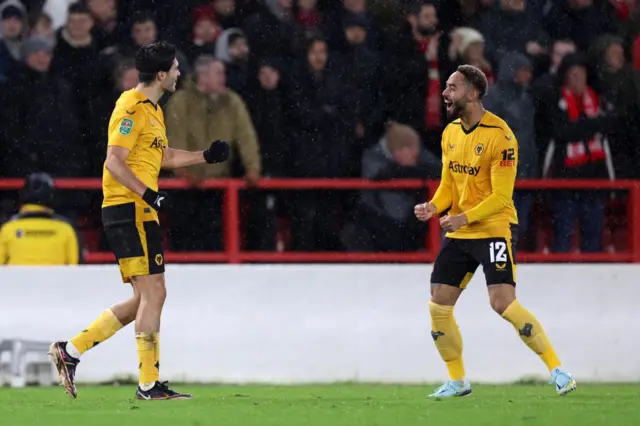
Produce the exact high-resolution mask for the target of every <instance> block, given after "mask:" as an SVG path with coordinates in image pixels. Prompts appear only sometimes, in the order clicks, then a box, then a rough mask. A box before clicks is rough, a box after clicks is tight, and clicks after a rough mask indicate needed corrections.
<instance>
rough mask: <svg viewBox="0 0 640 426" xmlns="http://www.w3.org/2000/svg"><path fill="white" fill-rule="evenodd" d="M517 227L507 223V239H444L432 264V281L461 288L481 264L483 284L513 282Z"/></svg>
mask: <svg viewBox="0 0 640 426" xmlns="http://www.w3.org/2000/svg"><path fill="white" fill-rule="evenodd" d="M517 241H518V226H517V225H511V238H510V239H507V238H479V239H462V238H445V240H444V242H443V244H442V247H441V248H440V253H438V257H437V258H436V261H435V263H434V265H433V272H432V273H431V283H432V284H446V285H451V286H454V287H459V288H461V289H465V288H466V287H467V284H469V281H471V278H473V274H474V273H475V271H476V269H478V265H482V269H483V271H484V276H485V278H486V281H487V285H491V284H511V285H514V286H515V285H516V257H515V250H514V248H515V247H516V244H517Z"/></svg>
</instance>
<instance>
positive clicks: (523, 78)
mask: <svg viewBox="0 0 640 426" xmlns="http://www.w3.org/2000/svg"><path fill="white" fill-rule="evenodd" d="M532 71H533V65H532V64H531V61H530V60H529V59H528V58H527V56H525V55H524V54H522V53H520V52H515V51H514V52H509V53H507V54H505V55H504V56H503V57H502V61H500V68H499V69H498V82H497V83H496V85H495V86H493V87H491V88H490V89H489V92H488V93H487V95H486V97H485V98H484V100H483V104H484V107H485V108H486V109H487V110H488V111H491V112H492V113H494V114H496V115H498V116H499V117H501V118H502V119H503V120H504V121H506V123H507V125H508V126H509V127H510V128H511V130H513V132H514V134H515V136H516V139H517V140H518V174H517V178H518V179H537V178H539V177H540V169H539V162H538V151H537V141H536V130H535V106H534V104H533V99H532V98H531V95H530V94H529V93H528V89H529V86H530V85H531V79H532ZM513 200H514V203H515V206H516V210H517V212H518V223H519V232H520V234H521V235H525V234H526V233H527V231H528V229H529V218H530V216H531V209H532V207H533V201H534V195H533V193H532V192H530V191H515V193H514V195H513Z"/></svg>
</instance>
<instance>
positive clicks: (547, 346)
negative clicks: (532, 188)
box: [502, 300, 561, 371]
mask: <svg viewBox="0 0 640 426" xmlns="http://www.w3.org/2000/svg"><path fill="white" fill-rule="evenodd" d="M502 317H503V318H504V319H506V320H507V321H509V322H510V323H511V324H512V325H513V326H514V327H515V329H516V330H517V331H518V334H519V335H520V338H521V339H522V341H523V342H524V343H526V344H527V346H529V348H530V349H531V350H532V351H534V352H535V353H537V354H538V356H539V357H540V358H541V359H542V361H543V362H544V363H545V365H546V366H547V368H548V369H549V371H551V370H553V369H554V368H558V367H559V366H560V365H561V363H560V360H559V359H558V356H557V355H556V351H555V350H554V349H553V346H552V345H551V342H550V341H549V337H547V333H545V332H544V329H543V328H542V326H541V325H540V323H539V322H538V320H537V319H536V317H534V316H533V314H532V313H531V312H529V311H527V310H526V309H525V308H523V307H522V305H520V302H518V300H514V301H513V302H511V304H510V305H509V306H508V307H507V309H505V311H504V312H503V313H502Z"/></svg>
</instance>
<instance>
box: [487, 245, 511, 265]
mask: <svg viewBox="0 0 640 426" xmlns="http://www.w3.org/2000/svg"><path fill="white" fill-rule="evenodd" d="M489 260H490V261H491V263H496V262H506V261H507V244H506V243H505V242H504V241H495V242H491V243H489Z"/></svg>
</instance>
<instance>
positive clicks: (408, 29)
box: [383, 1, 452, 155]
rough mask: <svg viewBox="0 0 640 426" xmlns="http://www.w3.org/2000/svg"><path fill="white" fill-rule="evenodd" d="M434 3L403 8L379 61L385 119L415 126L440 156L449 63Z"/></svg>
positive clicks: (430, 148)
mask: <svg viewBox="0 0 640 426" xmlns="http://www.w3.org/2000/svg"><path fill="white" fill-rule="evenodd" d="M435 5H436V3H435V2H434V1H425V2H421V3H419V4H417V5H411V6H410V7H409V8H408V9H407V10H406V16H405V17H406V25H405V27H404V28H403V29H402V31H401V32H400V33H399V34H398V35H397V37H396V39H395V40H393V41H392V42H391V43H390V45H389V47H388V48H387V51H386V54H385V59H384V60H383V64H384V65H383V66H384V67H385V88H384V95H385V100H386V114H387V116H388V118H389V119H390V120H393V121H396V122H399V123H404V124H408V125H410V126H411V127H413V128H414V129H416V130H417V131H418V133H419V134H420V135H421V137H422V139H423V141H424V143H425V144H426V148H427V149H429V150H430V151H431V152H433V153H435V154H436V155H440V153H441V151H442V148H441V143H440V141H441V136H442V129H443V128H444V126H445V124H446V121H445V120H446V119H445V112H444V103H443V102H442V94H441V93H442V88H443V87H444V86H445V85H446V80H447V78H449V75H450V74H451V72H452V68H451V61H450V60H449V37H448V36H447V35H444V34H442V32H441V31H440V26H439V25H440V21H439V20H438V10H437V9H436V6H435Z"/></svg>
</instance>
